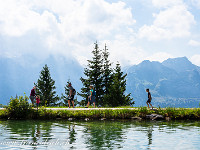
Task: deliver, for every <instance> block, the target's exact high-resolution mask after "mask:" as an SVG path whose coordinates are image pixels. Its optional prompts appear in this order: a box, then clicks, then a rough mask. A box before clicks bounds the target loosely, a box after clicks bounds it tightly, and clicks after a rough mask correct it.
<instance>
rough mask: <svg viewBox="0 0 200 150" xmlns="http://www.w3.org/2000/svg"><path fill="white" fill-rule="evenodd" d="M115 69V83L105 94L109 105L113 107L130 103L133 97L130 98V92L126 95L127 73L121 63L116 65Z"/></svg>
mask: <svg viewBox="0 0 200 150" xmlns="http://www.w3.org/2000/svg"><path fill="white" fill-rule="evenodd" d="M114 71H115V72H114V73H113V83H112V84H111V86H110V92H109V94H108V95H106V96H105V98H106V99H107V100H108V105H109V106H112V107H116V106H127V105H130V104H131V100H132V98H130V94H128V95H125V91H126V79H125V78H126V76H127V74H125V75H124V74H123V72H122V71H121V67H120V64H119V63H118V64H117V65H116V68H115V69H114Z"/></svg>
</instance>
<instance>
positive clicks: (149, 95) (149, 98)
mask: <svg viewBox="0 0 200 150" xmlns="http://www.w3.org/2000/svg"><path fill="white" fill-rule="evenodd" d="M146 92H147V93H148V100H147V102H146V103H147V106H148V108H149V105H151V107H152V109H153V106H152V104H151V100H152V97H151V93H150V92H149V89H146Z"/></svg>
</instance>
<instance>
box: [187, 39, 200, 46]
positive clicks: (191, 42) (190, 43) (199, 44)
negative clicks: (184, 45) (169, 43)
mask: <svg viewBox="0 0 200 150" xmlns="http://www.w3.org/2000/svg"><path fill="white" fill-rule="evenodd" d="M188 44H189V45H190V46H200V41H195V40H190V41H189V42H188Z"/></svg>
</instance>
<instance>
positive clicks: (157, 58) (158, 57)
mask: <svg viewBox="0 0 200 150" xmlns="http://www.w3.org/2000/svg"><path fill="white" fill-rule="evenodd" d="M168 58H174V57H173V56H172V55H171V54H168V53H165V52H158V53H155V54H153V55H151V56H149V57H147V58H146V60H150V61H159V62H163V61H164V60H167V59H168Z"/></svg>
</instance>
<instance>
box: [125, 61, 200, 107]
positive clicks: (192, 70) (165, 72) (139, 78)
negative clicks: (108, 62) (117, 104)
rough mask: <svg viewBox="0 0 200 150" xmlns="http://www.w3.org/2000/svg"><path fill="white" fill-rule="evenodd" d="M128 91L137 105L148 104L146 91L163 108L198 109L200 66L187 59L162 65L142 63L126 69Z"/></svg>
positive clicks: (166, 62) (165, 62)
mask: <svg viewBox="0 0 200 150" xmlns="http://www.w3.org/2000/svg"><path fill="white" fill-rule="evenodd" d="M126 73H127V74H128V76H127V92H131V93H132V97H134V100H135V101H136V105H137V106H143V105H146V104H145V102H146V99H147V98H146V97H147V94H146V92H145V89H146V88H149V89H150V91H151V93H152V96H153V104H154V105H155V106H161V107H168V106H172V107H198V106H199V102H200V95H199V93H200V84H199V82H200V67H198V66H195V65H193V64H192V63H191V62H190V61H189V60H188V59H187V58H186V57H181V58H174V59H168V60H166V61H164V62H163V63H159V62H150V61H143V62H142V63H140V64H138V65H134V66H132V67H130V68H128V69H127V70H126Z"/></svg>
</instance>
